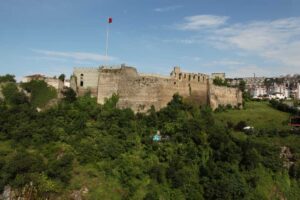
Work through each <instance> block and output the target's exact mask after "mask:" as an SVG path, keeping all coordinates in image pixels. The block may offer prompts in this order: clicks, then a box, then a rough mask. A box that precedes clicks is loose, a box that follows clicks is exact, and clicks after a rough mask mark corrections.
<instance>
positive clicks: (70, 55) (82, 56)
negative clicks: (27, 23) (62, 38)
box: [32, 49, 116, 61]
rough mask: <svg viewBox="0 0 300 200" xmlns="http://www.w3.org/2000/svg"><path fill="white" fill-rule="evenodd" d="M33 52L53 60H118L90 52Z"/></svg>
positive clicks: (35, 50)
mask: <svg viewBox="0 0 300 200" xmlns="http://www.w3.org/2000/svg"><path fill="white" fill-rule="evenodd" d="M32 51H34V52H36V53H38V54H41V55H43V56H44V57H45V56H46V57H49V58H53V59H59V58H66V59H74V61H111V60H115V59H116V58H115V57H111V56H105V55H101V54H95V53H88V52H63V51H48V50H37V49H32Z"/></svg>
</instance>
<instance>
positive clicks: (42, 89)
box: [21, 80, 57, 107]
mask: <svg viewBox="0 0 300 200" xmlns="http://www.w3.org/2000/svg"><path fill="white" fill-rule="evenodd" d="M21 87H22V88H23V89H25V90H26V91H27V92H29V93H30V94H31V98H30V100H31V103H32V105H33V106H36V107H44V106H45V105H46V104H47V103H48V102H49V101H50V100H51V99H54V98H56V97H57V92H56V90H55V88H53V87H51V86H48V85H47V83H46V82H45V81H38V80H32V81H30V82H28V83H22V84H21Z"/></svg>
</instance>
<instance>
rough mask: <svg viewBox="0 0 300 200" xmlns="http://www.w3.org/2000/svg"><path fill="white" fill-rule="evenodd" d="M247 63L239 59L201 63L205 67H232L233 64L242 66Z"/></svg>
mask: <svg viewBox="0 0 300 200" xmlns="http://www.w3.org/2000/svg"><path fill="white" fill-rule="evenodd" d="M244 64H245V63H244V62H242V61H238V60H215V61H211V62H207V63H201V65H202V66H205V67H214V66H226V67H232V66H241V65H244Z"/></svg>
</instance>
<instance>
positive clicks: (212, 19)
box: [176, 15, 229, 30]
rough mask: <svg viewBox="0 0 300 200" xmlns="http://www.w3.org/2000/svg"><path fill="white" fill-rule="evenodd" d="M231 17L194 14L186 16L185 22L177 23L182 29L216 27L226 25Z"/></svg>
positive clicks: (178, 27) (177, 26)
mask: <svg viewBox="0 0 300 200" xmlns="http://www.w3.org/2000/svg"><path fill="white" fill-rule="evenodd" d="M228 19H229V17H227V16H216V15H194V16H188V17H185V18H184V20H185V22H184V23H182V24H178V25H176V28H177V29H180V30H202V29H205V28H215V27H218V26H221V25H224V24H225V23H226V21H227V20H228Z"/></svg>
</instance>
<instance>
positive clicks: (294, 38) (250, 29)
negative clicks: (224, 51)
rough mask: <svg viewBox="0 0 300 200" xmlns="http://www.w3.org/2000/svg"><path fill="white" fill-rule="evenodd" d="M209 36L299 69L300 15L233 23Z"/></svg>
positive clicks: (229, 45) (216, 40)
mask: <svg viewBox="0 0 300 200" xmlns="http://www.w3.org/2000/svg"><path fill="white" fill-rule="evenodd" d="M209 39H210V41H211V42H213V43H214V44H217V45H221V46H223V47H224V46H227V47H229V48H238V49H241V50H244V51H248V52H251V53H254V54H256V55H259V56H261V57H263V58H267V59H270V60H273V61H277V62H279V63H281V64H285V65H288V66H298V67H299V68H298V71H299V69H300V56H298V55H299V49H300V17H293V18H285V19H278V20H270V21H255V22H249V23H245V24H234V25H231V26H228V27H225V28H220V29H217V30H215V31H214V32H213V36H212V37H210V38H209Z"/></svg>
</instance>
